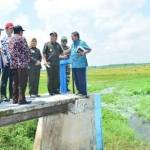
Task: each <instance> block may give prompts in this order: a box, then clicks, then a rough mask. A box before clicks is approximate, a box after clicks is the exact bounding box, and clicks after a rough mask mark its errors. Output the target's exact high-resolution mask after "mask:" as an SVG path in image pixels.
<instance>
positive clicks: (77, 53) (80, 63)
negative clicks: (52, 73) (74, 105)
mask: <svg viewBox="0 0 150 150" xmlns="http://www.w3.org/2000/svg"><path fill="white" fill-rule="evenodd" d="M71 38H72V41H73V43H72V45H71V61H72V63H71V64H72V71H73V76H74V80H75V84H76V88H77V90H78V94H80V95H82V96H84V97H85V98H87V97H88V96H87V81H86V68H87V58H86V54H87V53H89V52H90V51H91V48H90V47H89V46H88V45H87V44H86V42H84V41H82V40H80V35H79V33H78V32H76V31H75V32H73V33H72V34H71Z"/></svg>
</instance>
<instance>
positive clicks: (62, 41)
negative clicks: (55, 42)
mask: <svg viewBox="0 0 150 150" xmlns="http://www.w3.org/2000/svg"><path fill="white" fill-rule="evenodd" d="M67 42H68V41H67V37H66V36H63V37H62V38H61V45H62V46H66V45H67Z"/></svg>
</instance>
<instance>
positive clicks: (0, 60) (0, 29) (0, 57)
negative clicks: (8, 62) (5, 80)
mask: <svg viewBox="0 0 150 150" xmlns="http://www.w3.org/2000/svg"><path fill="white" fill-rule="evenodd" d="M3 30H4V29H2V28H0V38H1V32H2V31H3ZM0 41H1V39H0ZM1 51H2V44H1V42H0V75H1V69H2V55H1ZM1 102H2V100H1V99H0V103H1Z"/></svg>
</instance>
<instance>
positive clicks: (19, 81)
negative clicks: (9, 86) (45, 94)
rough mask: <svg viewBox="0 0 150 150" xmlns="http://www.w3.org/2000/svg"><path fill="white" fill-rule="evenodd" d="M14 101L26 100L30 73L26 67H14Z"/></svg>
mask: <svg viewBox="0 0 150 150" xmlns="http://www.w3.org/2000/svg"><path fill="white" fill-rule="evenodd" d="M12 78H13V101H14V102H21V101H25V100H26V98H25V92H26V87H27V79H28V73H27V68H24V69H13V70H12Z"/></svg>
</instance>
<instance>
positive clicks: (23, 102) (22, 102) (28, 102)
mask: <svg viewBox="0 0 150 150" xmlns="http://www.w3.org/2000/svg"><path fill="white" fill-rule="evenodd" d="M18 104H19V105H24V104H31V101H26V100H23V101H19V102H18Z"/></svg>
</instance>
